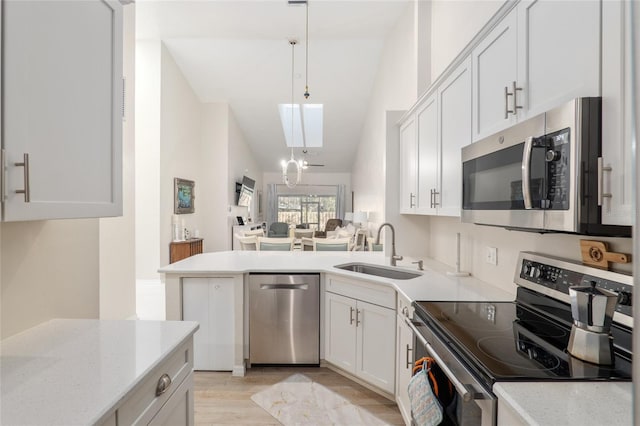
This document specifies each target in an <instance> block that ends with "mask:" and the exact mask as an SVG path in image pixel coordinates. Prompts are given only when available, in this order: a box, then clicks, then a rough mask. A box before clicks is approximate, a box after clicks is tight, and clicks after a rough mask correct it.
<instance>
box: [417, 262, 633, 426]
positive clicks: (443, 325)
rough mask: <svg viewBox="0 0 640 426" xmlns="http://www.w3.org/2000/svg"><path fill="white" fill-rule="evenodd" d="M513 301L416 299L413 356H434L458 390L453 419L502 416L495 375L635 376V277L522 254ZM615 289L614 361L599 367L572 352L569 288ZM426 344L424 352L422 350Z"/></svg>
mask: <svg viewBox="0 0 640 426" xmlns="http://www.w3.org/2000/svg"><path fill="white" fill-rule="evenodd" d="M515 283H516V284H517V285H518V289H517V297H516V300H515V301H514V302H414V303H413V305H414V307H415V314H414V318H413V321H410V322H409V325H410V326H411V327H412V328H413V330H414V334H415V338H416V345H415V347H416V358H418V357H420V356H424V355H429V356H432V357H434V358H435V359H436V362H437V363H438V364H439V365H440V366H441V367H442V369H443V370H444V372H445V374H446V375H447V377H448V378H449V379H450V380H451V382H452V383H453V385H454V387H455V389H456V391H457V398H456V400H457V402H456V406H454V407H449V410H448V415H449V417H450V419H448V420H451V422H452V423H453V424H483V425H484V424H488V425H495V424H496V421H497V398H496V396H495V395H494V394H493V392H492V386H493V384H494V383H495V382H498V381H548V380H576V381H579V380H594V381H598V380H621V381H630V380H631V346H632V343H631V334H632V322H633V318H632V307H631V300H632V297H631V296H632V291H633V287H632V283H633V280H632V277H631V276H628V275H624V274H619V273H614V272H609V271H603V270H600V269H595V268H591V267H586V266H583V265H582V264H579V263H575V262H571V261H567V260H563V259H559V258H554V257H549V256H543V255H540V254H536V253H529V252H522V253H520V256H519V259H518V265H517V267H516V273H515ZM577 286H591V287H592V288H593V287H595V288H598V289H603V290H605V291H607V290H608V291H611V292H615V293H617V294H618V299H617V301H618V303H617V306H616V308H615V312H614V314H613V321H612V324H611V328H610V332H611V335H610V337H611V339H612V343H613V355H614V356H613V358H614V359H613V362H612V363H611V364H609V365H604V364H602V365H599V364H594V363H590V362H586V361H583V360H581V359H579V358H578V357H575V356H572V355H571V354H569V352H568V351H567V346H568V344H569V338H570V335H571V329H572V325H574V319H573V317H572V310H571V300H570V297H569V288H570V287H577ZM419 348H422V353H420V351H419V350H418V349H419Z"/></svg>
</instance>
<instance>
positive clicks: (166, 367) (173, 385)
mask: <svg viewBox="0 0 640 426" xmlns="http://www.w3.org/2000/svg"><path fill="white" fill-rule="evenodd" d="M193 413H194V401H193V340H192V339H189V340H188V341H187V342H186V343H185V344H183V345H182V346H181V347H180V348H178V349H177V350H176V351H175V352H174V353H173V354H172V355H170V356H169V357H168V358H166V359H165V360H163V361H161V362H160V364H159V365H158V366H157V367H156V368H154V369H153V370H152V371H151V372H150V373H149V374H147V376H146V377H145V378H144V379H143V380H142V382H140V384H138V385H137V386H136V387H135V388H134V389H133V390H132V391H131V392H130V393H129V394H128V395H127V396H126V397H125V399H124V402H123V403H122V404H121V405H120V406H119V407H118V408H117V409H116V413H115V419H116V422H115V424H116V425H147V424H153V425H171V426H182V425H193V424H194V418H193ZM105 424H113V417H110V418H109V419H108V420H107V423H105Z"/></svg>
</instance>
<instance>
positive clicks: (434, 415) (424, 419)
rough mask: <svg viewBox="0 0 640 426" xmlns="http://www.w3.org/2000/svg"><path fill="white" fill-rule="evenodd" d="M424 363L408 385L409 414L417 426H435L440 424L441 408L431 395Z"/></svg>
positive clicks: (431, 390) (431, 391)
mask: <svg viewBox="0 0 640 426" xmlns="http://www.w3.org/2000/svg"><path fill="white" fill-rule="evenodd" d="M426 364H427V363H426V362H425V363H424V364H423V365H422V368H421V369H420V370H418V371H417V372H416V374H414V375H413V377H412V378H411V380H410V381H409V385H408V389H407V390H408V393H409V400H410V401H411V413H412V414H413V419H414V421H415V422H416V424H417V425H418V426H435V425H439V424H440V423H441V422H442V407H440V403H439V402H438V400H437V399H436V397H435V395H434V394H433V389H431V383H430V382H429V378H428V377H427V373H428V368H427V366H426Z"/></svg>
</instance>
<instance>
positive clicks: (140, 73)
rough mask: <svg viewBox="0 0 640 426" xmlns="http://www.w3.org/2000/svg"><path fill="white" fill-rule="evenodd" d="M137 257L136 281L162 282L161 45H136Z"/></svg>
mask: <svg viewBox="0 0 640 426" xmlns="http://www.w3.org/2000/svg"><path fill="white" fill-rule="evenodd" d="M135 49H136V82H135V99H136V103H135V117H136V125H135V138H136V144H135V204H136V207H135V241H136V244H135V253H136V278H137V279H158V274H157V272H156V270H157V269H158V267H159V266H160V211H159V209H160V184H159V182H160V104H161V98H160V70H161V51H162V45H161V43H160V42H159V41H138V42H136V48H135Z"/></svg>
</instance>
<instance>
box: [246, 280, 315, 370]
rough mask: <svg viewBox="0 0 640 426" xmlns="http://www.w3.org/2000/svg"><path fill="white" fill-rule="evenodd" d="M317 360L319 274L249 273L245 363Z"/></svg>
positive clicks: (308, 361) (283, 362) (300, 362)
mask: <svg viewBox="0 0 640 426" xmlns="http://www.w3.org/2000/svg"><path fill="white" fill-rule="evenodd" d="M319 362H320V275H318V274H304V275H302V274H291V275H285V274H278V275H272V274H251V275H250V277H249V363H250V364H319Z"/></svg>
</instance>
